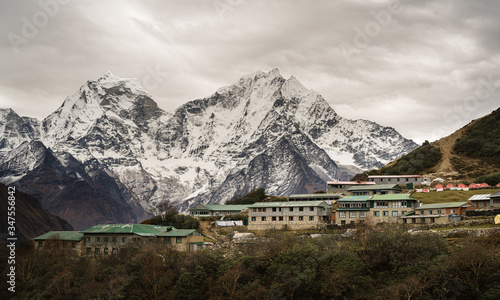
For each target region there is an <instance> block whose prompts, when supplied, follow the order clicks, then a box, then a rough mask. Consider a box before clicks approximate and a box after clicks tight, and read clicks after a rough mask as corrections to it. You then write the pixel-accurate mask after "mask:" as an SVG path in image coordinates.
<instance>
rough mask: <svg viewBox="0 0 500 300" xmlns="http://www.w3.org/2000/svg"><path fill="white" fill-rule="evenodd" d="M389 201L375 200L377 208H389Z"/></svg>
mask: <svg viewBox="0 0 500 300" xmlns="http://www.w3.org/2000/svg"><path fill="white" fill-rule="evenodd" d="M388 207H389V201H375V208H388Z"/></svg>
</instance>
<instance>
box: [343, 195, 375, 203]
mask: <svg viewBox="0 0 500 300" xmlns="http://www.w3.org/2000/svg"><path fill="white" fill-rule="evenodd" d="M370 198H371V196H345V197H342V198H340V199H339V201H340V202H342V201H368V200H370Z"/></svg>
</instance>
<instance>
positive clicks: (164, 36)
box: [0, 0, 500, 143]
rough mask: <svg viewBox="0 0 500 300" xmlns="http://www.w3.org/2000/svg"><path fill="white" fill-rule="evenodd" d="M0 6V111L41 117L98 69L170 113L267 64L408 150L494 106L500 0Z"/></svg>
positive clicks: (53, 0) (499, 72) (498, 90)
mask: <svg viewBox="0 0 500 300" xmlns="http://www.w3.org/2000/svg"><path fill="white" fill-rule="evenodd" d="M0 3H1V4H0V5H1V8H0V22H1V27H0V36H1V39H0V56H1V60H0V107H2V108H12V109H14V110H15V111H16V112H17V113H18V114H20V115H25V116H31V117H36V118H38V119H43V118H45V117H46V116H47V115H49V114H50V113H51V112H53V111H54V110H56V109H57V108H58V107H59V106H60V105H61V104H62V102H63V101H64V98H66V97H67V96H69V95H71V94H73V93H74V92H75V91H76V90H77V89H78V88H79V87H80V86H81V85H83V84H84V83H85V82H86V81H87V80H97V79H98V78H100V77H101V76H103V75H104V73H105V72H106V71H108V70H109V71H112V72H113V73H114V74H115V75H116V76H119V77H134V78H137V79H138V80H139V81H140V82H141V83H142V84H143V85H144V86H145V87H146V88H147V89H148V90H149V91H150V93H151V94H152V95H153V98H154V100H155V101H156V102H157V103H158V105H159V106H160V107H161V108H163V109H165V110H167V111H171V112H173V111H174V110H175V108H177V107H178V106H179V105H181V104H182V103H185V102H187V101H190V100H194V99H198V98H203V97H207V96H209V95H211V94H213V93H214V92H215V91H216V90H217V89H218V88H219V87H221V86H225V85H229V84H232V83H234V82H236V81H237V80H238V78H240V77H241V76H243V75H246V74H248V73H253V72H255V71H257V70H263V71H269V70H271V69H272V68H275V67H276V68H279V69H280V72H281V74H282V75H283V76H284V77H285V78H288V77H290V76H291V75H293V76H295V77H296V78H297V79H298V80H299V81H300V82H301V83H302V84H303V85H304V86H305V87H307V88H309V89H313V90H316V91H318V92H319V93H320V94H321V95H323V97H324V98H325V99H326V100H327V101H328V102H329V103H330V105H331V106H332V108H333V109H334V110H335V111H336V112H337V113H338V114H340V115H341V116H344V117H347V118H351V119H368V120H371V121H375V122H377V123H380V124H381V125H385V126H392V127H394V128H396V130H398V131H399V132H400V133H401V134H402V135H403V136H405V137H407V138H411V139H413V140H415V141H416V142H418V143H421V142H423V141H424V140H426V139H427V140H435V139H438V138H440V137H442V136H445V135H448V134H450V133H452V132H453V131H455V130H456V129H458V128H459V127H461V126H463V125H465V124H467V123H468V122H469V121H471V120H472V119H475V118H478V117H481V116H483V115H486V114H488V113H490V112H491V111H493V110H494V109H496V108H498V107H499V106H500V104H499V103H500V101H499V99H500V97H499V96H500V68H499V65H500V18H499V16H500V1H494V0H490V1H473V0H471V1H461V0H440V1H421V0H419V1H416V0H413V1H410V0H401V1H383V0H378V1H366V0H358V1H352V0H345V1H333V0H332V1H305V0H304V1H299V0H297V1H291V0H287V1H279V0H255V1H252V0H208V1H185V0H183V1H181V0H179V1H159V0H158V1H124V0H120V1H109V0H108V1H71V0H64V1H63V0H59V1H57V0H40V1H18V0H13V1H5V0H0ZM42 4H46V5H42Z"/></svg>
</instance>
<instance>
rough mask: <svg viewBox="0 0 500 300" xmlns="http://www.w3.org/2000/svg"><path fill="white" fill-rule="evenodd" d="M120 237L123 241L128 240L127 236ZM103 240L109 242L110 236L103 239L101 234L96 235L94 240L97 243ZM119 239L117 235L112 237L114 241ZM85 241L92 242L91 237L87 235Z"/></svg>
mask: <svg viewBox="0 0 500 300" xmlns="http://www.w3.org/2000/svg"><path fill="white" fill-rule="evenodd" d="M120 239H121V242H122V243H125V242H127V238H126V237H121V238H120ZM101 240H102V242H103V243H109V237H103V238H102V239H101V237H100V236H96V237H94V242H96V243H100V242H101ZM117 241H118V237H116V236H113V237H111V242H112V243H116V242H117ZM85 242H87V243H88V242H90V237H86V238H85Z"/></svg>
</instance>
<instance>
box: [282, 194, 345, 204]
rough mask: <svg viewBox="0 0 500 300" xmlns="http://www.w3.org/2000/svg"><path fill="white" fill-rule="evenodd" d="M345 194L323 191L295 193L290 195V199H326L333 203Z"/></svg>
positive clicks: (327, 201)
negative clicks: (317, 192) (319, 192)
mask: <svg viewBox="0 0 500 300" xmlns="http://www.w3.org/2000/svg"><path fill="white" fill-rule="evenodd" d="M342 196H343V194H337V193H322V194H293V195H290V196H288V201H325V202H326V203H328V204H332V203H333V202H335V201H337V200H339V199H340V197H342Z"/></svg>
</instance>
